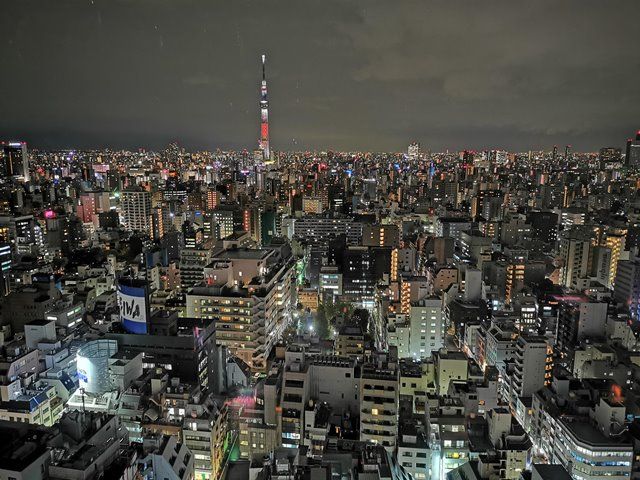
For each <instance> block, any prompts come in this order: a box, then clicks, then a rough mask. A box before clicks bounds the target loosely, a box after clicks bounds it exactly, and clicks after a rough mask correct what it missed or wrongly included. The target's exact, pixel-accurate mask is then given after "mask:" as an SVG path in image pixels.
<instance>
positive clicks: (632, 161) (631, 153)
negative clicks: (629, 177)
mask: <svg viewBox="0 0 640 480" xmlns="http://www.w3.org/2000/svg"><path fill="white" fill-rule="evenodd" d="M624 163H625V165H626V166H627V167H637V166H639V165H640V130H638V133H636V138H635V140H633V139H631V138H630V139H629V140H627V150H626V155H625V158H624Z"/></svg>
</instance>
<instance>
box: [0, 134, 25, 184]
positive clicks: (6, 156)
mask: <svg viewBox="0 0 640 480" xmlns="http://www.w3.org/2000/svg"><path fill="white" fill-rule="evenodd" d="M0 145H1V146H2V149H1V150H0V154H1V155H2V158H1V159H0V175H1V176H3V177H22V178H23V179H24V180H25V181H27V182H28V181H29V156H28V155H27V144H26V143H25V142H9V143H5V142H2V144H0Z"/></svg>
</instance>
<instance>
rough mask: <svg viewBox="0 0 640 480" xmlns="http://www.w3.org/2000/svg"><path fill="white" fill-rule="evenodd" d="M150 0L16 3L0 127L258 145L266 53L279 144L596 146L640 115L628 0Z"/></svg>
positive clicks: (101, 137)
mask: <svg viewBox="0 0 640 480" xmlns="http://www.w3.org/2000/svg"><path fill="white" fill-rule="evenodd" d="M60 5H61V6H60ZM145 5H146V2H109V3H105V2H100V1H93V2H83V3H80V2H76V1H69V2H64V3H62V4H60V3H59V2H58V3H56V6H55V7H52V6H51V5H49V4H47V3H46V2H38V1H28V2H21V3H20V4H19V5H15V4H14V5H11V6H10V7H9V10H8V14H7V15H6V16H5V18H4V19H3V23H4V24H5V25H3V28H2V32H3V33H2V37H3V40H4V41H3V42H2V53H3V58H5V61H6V62H8V64H10V65H12V69H11V75H6V76H3V78H2V79H1V80H0V87H1V88H2V90H3V91H5V92H12V95H9V96H7V97H6V98H5V104H6V106H5V108H6V112H7V115H5V116H3V119H2V120H0V132H1V133H2V136H3V138H18V139H23V140H26V141H28V142H29V144H30V145H34V146H36V147H40V148H43V149H48V148H86V147H95V148H103V147H112V148H116V149H118V148H132V149H133V148H136V147H146V148H151V149H158V148H161V147H163V146H164V145H166V144H168V143H169V142H170V141H173V140H178V141H179V142H180V143H181V144H182V145H185V146H186V147H187V148H189V149H209V150H212V149H215V148H221V149H242V148H247V149H249V150H251V149H253V148H254V147H255V145H256V142H257V140H258V138H259V133H258V128H259V124H258V119H259V115H258V105H257V104H258V102H257V89H258V88H259V83H260V70H259V69H260V66H259V65H258V63H257V62H256V59H258V58H259V57H260V55H261V54H266V55H267V56H268V58H269V64H270V65H269V76H270V86H269V97H270V103H271V105H270V108H271V109H272V112H271V113H272V115H273V121H272V125H271V127H272V128H271V131H270V136H271V145H272V148H273V149H274V150H276V151H302V150H341V151H403V150H404V148H405V146H406V145H407V144H408V143H409V142H410V141H419V142H420V143H421V144H422V145H423V146H424V148H427V149H430V150H432V151H445V150H447V149H448V150H462V149H465V148H471V149H477V150H484V149H507V150H516V151H526V150H528V149H532V150H538V149H550V148H551V147H552V146H553V145H554V144H555V145H560V146H563V145H566V144H570V145H573V148H574V149H575V150H578V151H597V150H598V149H599V148H600V147H603V146H616V147H623V143H624V140H625V139H626V137H627V136H630V133H629V132H634V131H636V129H637V118H638V117H639V113H640V108H639V107H638V105H640V93H638V91H637V88H635V81H634V79H635V78H637V73H638V72H639V71H640V65H639V64H638V62H637V61H636V60H635V58H636V56H635V55H634V54H635V51H634V50H635V45H637V44H638V41H637V40H638V32H637V29H634V28H633V19H634V18H637V13H638V5H637V4H636V3H635V2H622V1H621V2H615V8H611V4H607V6H605V5H604V4H602V3H600V2H564V3H563V4H561V5H556V4H551V3H545V2H537V3H536V5H534V6H527V7H526V8H519V7H518V6H512V5H509V4H506V3H503V2H489V3H486V2H485V3H483V5H482V6H478V5H469V6H467V8H465V9H459V8H455V7H447V6H444V5H442V4H437V3H436V4H424V3H413V2H403V4H402V6H401V7H398V8H393V9H392V8H390V7H389V6H385V4H383V3H377V2H374V3H369V4H367V6H366V7H363V6H357V5H354V4H343V3H329V4H328V5H327V4H326V2H325V3H323V6H322V8H320V7H319V6H318V5H315V4H313V3H310V2H302V3H295V4H293V3H290V2H278V4H276V5H270V6H269V8H257V7H256V6H255V4H252V3H250V2H234V3H233V5H231V6H229V5H209V4H205V3H203V2H199V1H193V2H189V3H188V4H187V6H186V8H180V7H178V6H177V5H176V4H175V3H171V2H158V3H155V4H154V7H157V8H154V10H153V11H146V10H145ZM33 7H38V8H37V10H35V11H34V9H33ZM7 19H11V20H10V21H8V20H7ZM444 20H447V21H446V22H445V21H444ZM528 26H531V27H528ZM29 32H37V33H38V35H32V34H29ZM292 40H293V41H292ZM44 80H46V81H44Z"/></svg>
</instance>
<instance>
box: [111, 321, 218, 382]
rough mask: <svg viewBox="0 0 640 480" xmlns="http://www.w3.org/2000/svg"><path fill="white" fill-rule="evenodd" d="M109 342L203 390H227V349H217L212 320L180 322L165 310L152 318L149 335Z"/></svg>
mask: <svg viewBox="0 0 640 480" xmlns="http://www.w3.org/2000/svg"><path fill="white" fill-rule="evenodd" d="M107 338H110V339H114V340H117V341H118V347H119V348H120V349H122V350H127V351H131V352H134V353H136V352H143V353H144V362H145V364H147V365H155V366H159V367H160V366H162V367H165V368H167V369H169V370H170V371H171V372H172V375H175V376H176V377H179V378H180V380H182V381H185V382H195V383H198V384H199V385H200V387H201V388H202V390H206V391H210V392H213V393H220V392H221V391H222V390H223V389H224V375H223V372H224V368H223V365H224V364H225V362H223V361H222V360H223V359H222V356H223V355H224V349H219V348H218V347H217V346H216V334H215V324H214V322H213V320H210V319H196V318H180V317H178V314H177V313H176V312H169V311H166V310H163V311H160V312H158V313H156V314H154V315H152V317H151V320H150V321H149V332H148V334H146V335H136V334H130V333H109V334H107Z"/></svg>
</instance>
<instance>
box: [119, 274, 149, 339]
mask: <svg viewBox="0 0 640 480" xmlns="http://www.w3.org/2000/svg"><path fill="white" fill-rule="evenodd" d="M146 302H147V295H146V292H145V289H144V287H132V286H129V285H122V284H118V307H120V322H121V323H122V326H123V327H124V329H125V330H126V331H127V332H129V333H147V304H146Z"/></svg>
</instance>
